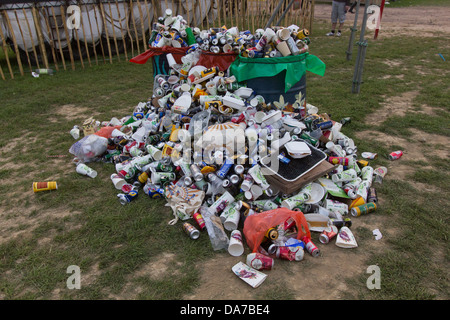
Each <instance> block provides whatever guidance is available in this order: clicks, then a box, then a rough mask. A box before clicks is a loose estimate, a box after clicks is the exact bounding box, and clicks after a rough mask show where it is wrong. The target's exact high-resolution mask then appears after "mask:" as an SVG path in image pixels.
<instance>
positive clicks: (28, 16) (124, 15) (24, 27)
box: [0, 0, 315, 80]
mask: <svg viewBox="0 0 450 320" xmlns="http://www.w3.org/2000/svg"><path fill="white" fill-rule="evenodd" d="M290 2H291V0H281V1H280V0H266V1H264V0H247V1H243V0H70V1H42V0H28V1H21V0H18V1H17V0H15V1H9V0H0V45H1V50H0V76H1V78H2V79H3V80H6V79H7V78H11V79H13V78H14V77H15V75H17V74H20V75H25V74H29V73H31V72H32V71H34V70H35V69H41V68H45V69H54V70H56V71H60V70H67V69H72V70H75V69H76V68H86V67H88V66H92V65H98V64H101V63H113V62H114V61H117V62H120V61H128V60H129V59H131V58H132V57H134V56H136V55H138V54H140V53H143V52H144V51H145V50H147V49H148V41H149V39H150V34H151V31H152V25H153V24H154V23H156V22H158V18H159V17H162V16H163V15H164V13H165V12H166V9H171V10H172V15H173V16H176V15H181V16H183V18H184V19H185V20H186V22H187V24H188V25H189V26H192V27H199V28H200V29H202V30H204V29H209V28H211V27H221V26H225V27H227V28H229V27H232V26H237V27H238V28H239V30H250V31H251V32H254V31H255V30H256V29H258V28H264V27H265V25H266V24H267V22H268V21H269V20H270V21H272V23H271V25H280V26H289V25H291V24H295V25H297V26H299V27H300V28H307V29H309V30H310V32H312V22H313V16H314V2H315V1H314V0H295V1H294V2H293V3H290ZM289 4H290V5H289ZM276 8H278V9H279V10H278V14H276V15H274V14H273V13H274V12H275V9H276ZM76 10H79V11H78V12H79V13H80V14H79V19H78V20H77V19H75V11H76ZM283 13H284V15H283Z"/></svg>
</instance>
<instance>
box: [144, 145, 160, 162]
mask: <svg viewBox="0 0 450 320" xmlns="http://www.w3.org/2000/svg"><path fill="white" fill-rule="evenodd" d="M145 148H146V149H147V152H148V154H149V155H150V156H151V157H152V158H153V159H154V160H155V161H158V160H161V159H162V151H161V150H159V149H158V148H156V147H154V146H152V145H151V144H148V145H147V146H146V147H145Z"/></svg>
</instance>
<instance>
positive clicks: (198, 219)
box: [192, 212, 206, 230]
mask: <svg viewBox="0 0 450 320" xmlns="http://www.w3.org/2000/svg"><path fill="white" fill-rule="evenodd" d="M192 217H193V218H194V220H195V222H197V224H198V226H199V227H200V230H203V229H205V227H206V225H205V220H203V217H202V215H201V214H200V213H199V212H196V213H194V214H193V216H192Z"/></svg>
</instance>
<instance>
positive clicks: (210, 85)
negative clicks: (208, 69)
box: [206, 81, 217, 96]
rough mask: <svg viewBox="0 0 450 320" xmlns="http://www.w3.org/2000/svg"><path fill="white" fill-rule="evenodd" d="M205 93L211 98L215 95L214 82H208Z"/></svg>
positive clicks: (215, 87)
mask: <svg viewBox="0 0 450 320" xmlns="http://www.w3.org/2000/svg"><path fill="white" fill-rule="evenodd" d="M206 91H208V93H209V94H210V95H212V96H215V95H216V94H217V86H216V83H215V82H214V81H209V82H208V83H206Z"/></svg>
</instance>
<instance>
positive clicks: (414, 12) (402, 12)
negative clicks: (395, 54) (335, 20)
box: [314, 4, 450, 39]
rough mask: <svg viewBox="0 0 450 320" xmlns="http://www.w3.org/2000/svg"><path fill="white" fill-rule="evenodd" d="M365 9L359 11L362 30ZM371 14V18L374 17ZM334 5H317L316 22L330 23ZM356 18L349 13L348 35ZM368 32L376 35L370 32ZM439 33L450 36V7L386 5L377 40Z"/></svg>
mask: <svg viewBox="0 0 450 320" xmlns="http://www.w3.org/2000/svg"><path fill="white" fill-rule="evenodd" d="M363 13H364V6H363V5H362V6H361V7H360V9H359V15H358V22H359V23H358V27H359V28H360V26H361V22H362V19H363ZM371 15H372V14H369V16H371ZM330 17H331V5H327V4H316V5H315V7H314V19H315V20H325V21H327V22H329V23H331V22H330V21H331V18H330ZM354 20H355V15H354V14H351V13H347V16H346V21H345V25H346V27H344V30H343V31H344V34H345V32H349V31H348V30H349V29H348V27H350V26H352V27H353V23H354ZM369 32H372V34H373V31H371V30H369V31H368V33H369ZM438 33H442V34H449V33H450V10H448V8H447V7H445V8H444V7H431V6H430V7H429V6H426V7H421V6H417V7H416V6H413V7H408V8H392V7H389V5H385V7H384V10H383V15H382V18H381V24H380V31H379V33H378V39H381V38H383V37H391V36H414V37H432V36H435V35H437V34H438Z"/></svg>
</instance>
